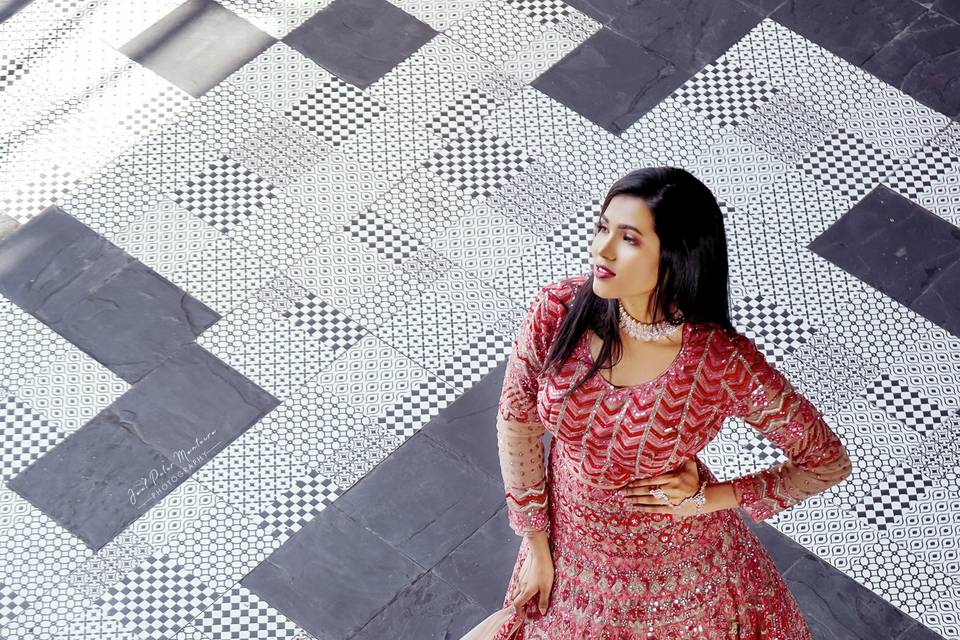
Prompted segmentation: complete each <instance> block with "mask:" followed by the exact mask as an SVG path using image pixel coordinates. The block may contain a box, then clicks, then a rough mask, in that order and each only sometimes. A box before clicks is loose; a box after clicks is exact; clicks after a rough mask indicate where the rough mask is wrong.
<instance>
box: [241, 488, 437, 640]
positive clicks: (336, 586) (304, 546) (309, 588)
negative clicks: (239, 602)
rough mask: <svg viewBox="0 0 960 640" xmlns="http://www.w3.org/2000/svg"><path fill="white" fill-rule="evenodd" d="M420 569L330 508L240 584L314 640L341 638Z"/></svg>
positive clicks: (378, 607) (376, 610) (402, 586)
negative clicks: (313, 637)
mask: <svg viewBox="0 0 960 640" xmlns="http://www.w3.org/2000/svg"><path fill="white" fill-rule="evenodd" d="M423 573H425V570H424V569H423V568H422V567H420V566H418V565H417V564H416V563H415V562H413V561H412V560H410V559H409V558H407V557H405V556H404V555H403V554H401V553H400V552H398V551H397V550H396V549H394V548H393V547H391V546H390V545H389V544H387V543H386V542H384V541H383V540H381V539H380V538H379V537H377V536H376V535H374V534H373V533H372V532H370V531H368V530H367V529H365V528H364V527H362V526H360V525H359V524H357V523H356V522H354V521H353V520H352V519H351V518H349V517H348V516H347V515H346V514H344V513H343V512H342V511H340V510H339V509H337V508H335V507H332V506H331V507H327V508H326V509H324V511H323V512H321V513H320V514H319V515H318V516H317V517H316V518H314V519H313V520H311V521H310V522H309V523H308V524H307V525H306V526H305V527H304V528H303V529H301V530H300V531H298V532H297V533H296V534H295V535H294V536H292V537H291V538H290V539H289V540H287V541H286V542H285V543H284V544H283V545H281V546H280V547H279V548H277V550H276V551H274V552H273V553H272V554H270V557H269V558H267V559H266V560H265V561H264V562H262V563H260V564H259V565H258V566H257V567H256V568H255V569H254V570H253V571H251V572H250V573H248V574H247V575H246V576H245V577H244V578H243V579H242V580H241V581H240V582H241V584H243V586H244V587H246V588H247V589H250V590H251V591H253V592H254V593H256V594H257V595H258V596H259V597H260V598H262V599H263V600H265V601H266V602H268V603H269V604H270V605H271V606H272V607H274V608H275V609H277V610H278V611H280V612H281V613H283V614H284V615H285V616H287V617H288V618H290V619H291V620H293V621H294V622H296V623H297V624H298V625H300V626H301V627H302V628H303V629H304V630H305V631H307V632H308V633H310V634H312V635H313V636H315V637H316V638H317V639H318V640H343V639H344V638H350V637H351V636H352V635H353V634H354V633H356V632H357V631H358V630H359V629H360V628H361V627H362V626H363V625H365V624H366V623H367V622H368V621H369V620H370V619H371V618H373V617H374V616H375V615H376V614H377V613H378V612H379V611H381V610H382V609H383V608H384V607H386V606H387V605H388V604H389V603H390V602H391V601H392V600H393V599H394V598H395V597H396V596H397V594H398V593H400V592H401V591H403V589H405V588H406V587H407V586H408V585H410V584H411V583H413V582H414V581H415V580H416V579H417V578H418V577H419V576H421V575H422V574H423ZM388 637H389V636H388Z"/></svg>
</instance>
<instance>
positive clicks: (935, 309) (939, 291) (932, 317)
mask: <svg viewBox="0 0 960 640" xmlns="http://www.w3.org/2000/svg"><path fill="white" fill-rule="evenodd" d="M958 292H960V260H958V261H957V262H954V263H953V265H952V266H950V267H947V268H946V269H944V270H943V271H942V272H941V273H940V274H938V275H937V276H936V279H935V280H934V281H933V283H932V284H931V285H930V286H929V287H927V289H926V291H924V292H923V293H921V294H920V295H919V296H917V299H916V300H914V301H913V303H912V304H911V305H910V308H911V309H913V310H914V311H916V312H917V313H919V314H920V315H922V316H923V317H925V318H926V319H927V320H929V321H930V322H933V323H934V324H937V325H939V326H941V327H943V328H944V329H946V330H947V331H949V332H950V333H952V334H953V335H955V336H957V337H960V295H958Z"/></svg>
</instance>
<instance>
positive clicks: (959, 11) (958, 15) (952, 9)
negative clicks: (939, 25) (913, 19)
mask: <svg viewBox="0 0 960 640" xmlns="http://www.w3.org/2000/svg"><path fill="white" fill-rule="evenodd" d="M931 8H932V9H933V10H934V11H937V12H939V13H941V14H943V15H945V16H947V17H948V18H951V19H953V20H954V21H956V22H960V0H936V2H934V3H933V6H932V7H931Z"/></svg>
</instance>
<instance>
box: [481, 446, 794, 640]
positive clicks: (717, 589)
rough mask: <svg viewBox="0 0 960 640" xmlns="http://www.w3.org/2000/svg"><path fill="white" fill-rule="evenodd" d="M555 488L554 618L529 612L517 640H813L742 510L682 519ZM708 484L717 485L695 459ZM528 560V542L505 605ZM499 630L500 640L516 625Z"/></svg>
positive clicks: (553, 480)
mask: <svg viewBox="0 0 960 640" xmlns="http://www.w3.org/2000/svg"><path fill="white" fill-rule="evenodd" d="M556 444H557V443H553V445H554V446H551V447H550V454H549V456H548V465H547V478H548V483H547V485H548V495H549V513H550V523H549V525H548V529H547V532H548V535H549V538H550V547H551V554H552V557H553V564H554V581H553V588H552V590H551V593H550V601H549V605H548V607H547V611H546V613H544V614H543V615H541V614H540V612H539V611H538V610H537V602H538V601H539V596H538V595H534V596H532V597H531V598H530V600H528V601H527V603H526V604H525V605H524V609H525V619H524V620H523V623H522V625H521V627H520V630H519V631H518V632H516V633H515V634H514V635H513V637H512V639H511V640H641V639H643V640H747V639H749V640H761V639H762V640H812V639H813V636H812V635H811V633H810V630H809V628H808V627H807V625H806V622H805V620H804V618H803V616H802V614H801V612H800V609H799V607H798V606H797V602H796V600H795V599H794V598H793V594H791V593H790V591H789V589H788V588H787V585H786V582H785V581H784V580H783V577H782V576H781V574H780V573H779V571H778V570H777V568H776V566H775V565H774V563H773V560H772V558H770V556H769V554H768V553H767V551H766V549H765V548H764V547H763V545H762V543H761V542H760V540H759V539H758V538H757V537H756V535H754V533H753V532H752V531H751V530H750V529H749V527H747V525H746V524H745V523H744V522H743V521H742V520H741V519H740V517H739V515H737V513H736V512H735V510H733V509H721V510H719V511H712V512H710V513H706V514H704V515H701V516H690V517H688V518H683V519H676V518H674V517H673V516H672V515H671V514H667V513H650V512H642V511H640V510H638V509H637V508H635V507H633V506H632V505H630V504H629V503H627V502H626V501H625V500H624V497H623V495H622V494H621V493H619V492H618V491H616V490H611V489H601V488H598V487H591V486H589V485H586V484H584V483H583V482H581V481H580V480H579V479H577V478H576V476H574V475H572V474H571V473H569V472H565V466H564V464H563V462H562V461H561V459H560V456H558V455H555V452H556V446H555V445H556ZM697 466H698V468H699V470H700V476H701V478H705V479H707V480H710V481H712V482H716V481H717V478H716V476H714V475H713V473H712V472H711V471H710V470H709V469H708V468H706V467H705V466H704V465H703V463H702V462H701V461H700V460H699V459H697ZM528 551H529V548H528V544H527V541H526V539H524V540H523V542H522V543H521V545H520V551H519V554H518V555H517V561H516V564H515V566H514V568H513V572H512V575H511V576H510V581H509V584H508V587H507V592H506V594H505V595H504V600H503V606H507V605H508V604H510V602H511V598H510V597H509V594H510V591H511V589H513V587H514V585H515V584H516V581H517V578H518V577H519V573H520V567H521V566H522V564H523V561H524V558H525V557H526V555H527V553H528ZM516 619H517V616H516V615H514V616H512V617H511V618H510V620H508V621H507V623H505V624H504V625H503V627H501V631H500V634H498V635H497V640H500V638H502V634H504V633H505V631H506V630H507V629H509V628H511V626H513V624H514V623H515V621H516Z"/></svg>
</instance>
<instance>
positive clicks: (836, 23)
mask: <svg viewBox="0 0 960 640" xmlns="http://www.w3.org/2000/svg"><path fill="white" fill-rule="evenodd" d="M923 12H924V8H923V7H921V6H920V5H919V4H916V3H915V2H902V1H901V0H869V1H867V0H787V2H785V3H784V4H783V5H782V6H781V7H780V8H779V9H777V10H776V11H775V12H773V14H772V15H771V16H770V17H771V18H773V19H774V20H776V21H777V22H779V23H780V24H782V25H783V26H785V27H788V28H789V29H791V30H793V31H796V32H797V33H799V34H800V35H802V36H803V37H805V38H808V39H810V40H812V41H813V42H816V43H817V44H819V45H820V46H821V47H823V48H825V49H828V50H830V51H832V52H833V53H835V54H837V55H838V56H840V57H841V58H843V59H844V60H847V61H848V62H851V63H852V64H855V65H857V66H860V65H862V64H863V63H864V62H865V61H866V60H867V58H869V57H870V56H872V55H873V54H874V53H876V52H877V51H879V50H880V49H881V48H882V47H883V46H884V45H885V44H887V43H888V42H890V41H891V40H893V38H894V37H895V36H896V35H897V34H898V33H900V32H901V31H903V30H904V29H905V28H906V26H907V25H908V24H910V23H911V22H913V21H914V20H915V19H916V18H918V17H919V16H920V14H922V13H923Z"/></svg>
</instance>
